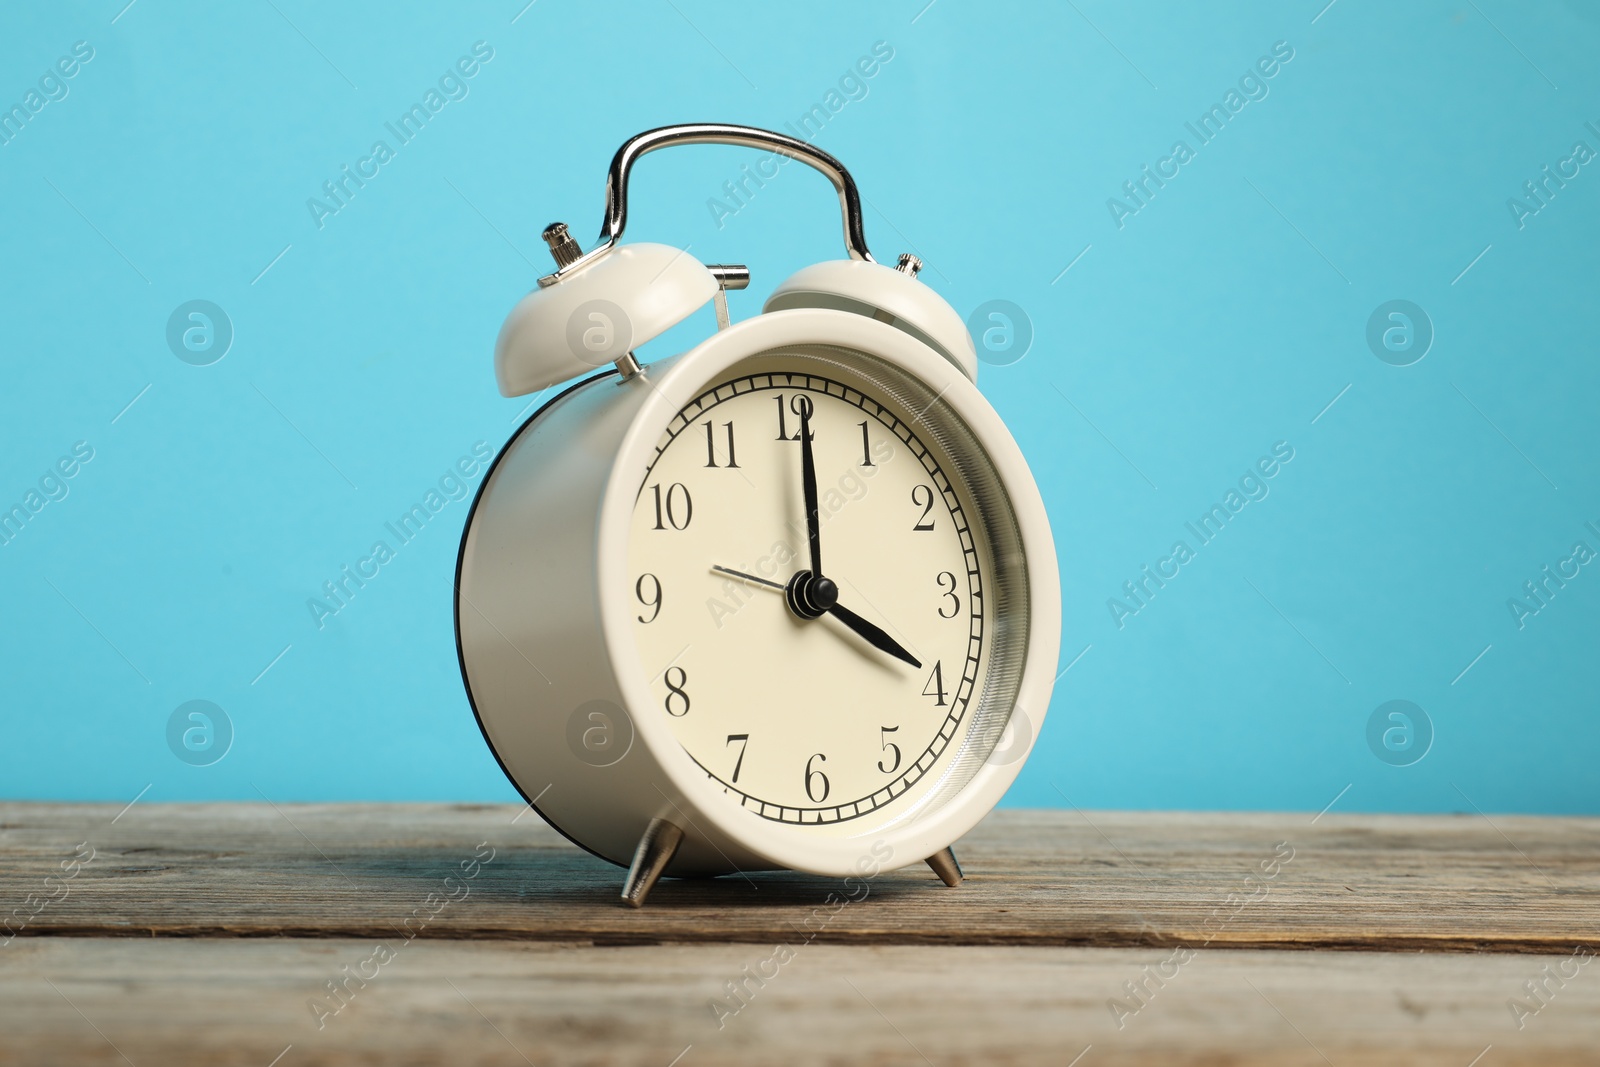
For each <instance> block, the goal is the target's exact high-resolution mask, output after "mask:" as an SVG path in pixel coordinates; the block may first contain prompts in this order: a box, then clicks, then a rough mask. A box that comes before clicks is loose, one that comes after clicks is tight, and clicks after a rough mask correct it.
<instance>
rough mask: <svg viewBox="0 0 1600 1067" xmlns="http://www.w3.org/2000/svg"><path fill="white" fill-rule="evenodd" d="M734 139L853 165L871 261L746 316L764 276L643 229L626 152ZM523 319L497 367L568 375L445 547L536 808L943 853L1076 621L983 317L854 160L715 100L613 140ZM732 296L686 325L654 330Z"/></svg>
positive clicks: (1029, 712) (855, 214)
mask: <svg viewBox="0 0 1600 1067" xmlns="http://www.w3.org/2000/svg"><path fill="white" fill-rule="evenodd" d="M689 144H725V145H737V146H745V147H749V148H755V149H760V150H763V151H765V152H767V153H769V154H770V155H769V158H770V159H771V160H773V161H774V162H775V163H776V162H787V161H788V160H798V161H800V162H803V163H805V164H807V165H809V166H810V167H812V168H814V169H816V170H818V171H820V172H821V173H822V174H823V175H825V176H826V177H827V178H828V179H829V180H830V181H831V182H832V184H833V186H834V188H835V190H836V191H837V192H838V195H839V201H840V206H841V209H842V213H843V221H844V238H845V248H846V250H847V252H848V258H846V259H841V260H837V261H829V262H823V263H817V264H814V265H812V266H809V267H806V268H804V269H803V270H801V271H799V272H798V273H797V274H795V275H793V276H792V277H790V278H789V279H787V280H786V281H784V282H782V283H781V284H779V285H778V286H777V287H776V288H775V289H773V290H772V292H771V295H770V296H768V297H767V299H766V302H765V304H764V306H763V308H762V311H761V313H760V314H759V315H755V316H753V317H751V318H747V319H744V320H743V321H740V322H733V321H731V317H730V315H729V312H728V305H727V297H726V293H727V291H728V290H730V289H741V288H744V287H746V286H747V285H748V284H749V281H750V272H749V271H748V270H747V269H746V268H744V267H742V266H737V265H728V264H715V265H706V264H702V263H700V262H698V261H697V260H696V259H695V258H694V257H693V256H691V255H690V254H689V253H688V252H687V251H686V250H684V249H679V248H673V247H670V246H667V245H660V244H649V243H623V242H622V234H623V229H624V226H625V225H626V220H627V203H628V199H627V191H628V181H629V176H630V173H631V171H632V168H633V165H634V163H635V162H636V161H637V160H638V159H639V158H640V157H641V156H643V155H645V154H647V153H649V152H652V151H655V150H657V149H660V148H665V147H668V146H674V145H689ZM544 237H545V240H546V242H547V243H548V245H549V247H550V251H551V254H552V256H553V257H554V261H555V270H554V271H553V272H552V273H550V274H549V275H547V276H545V277H542V278H540V279H539V280H538V286H537V288H535V289H534V290H533V291H532V292H530V293H528V295H526V296H524V297H523V298H522V299H521V300H520V301H519V302H518V303H517V304H516V306H515V307H513V308H512V310H511V313H510V315H509V316H508V317H507V318H506V320H505V323H504V325H503V326H502V328H501V330H500V334H499V338H498V340H497V342H496V345H495V375H496V378H497V381H498V384H499V388H500V392H501V393H503V394H504V395H506V396H523V395H528V394H534V393H539V392H540V391H545V390H550V389H552V388H553V387H555V386H557V385H559V384H561V383H563V382H568V381H569V380H571V379H574V378H579V379H580V380H578V381H577V382H576V384H572V385H568V386H567V387H566V388H564V389H562V390H561V391H559V392H558V393H556V394H555V395H554V396H553V397H552V398H551V399H549V400H548V401H547V402H546V403H544V404H543V405H542V406H541V407H540V408H539V409H538V410H537V411H536V412H535V413H534V414H533V415H532V417H530V418H529V419H528V420H527V421H526V422H525V423H524V424H523V425H522V426H521V428H520V429H519V430H518V431H517V432H516V434H515V435H514V436H513V437H512V438H511V439H510V440H509V441H508V442H507V443H506V445H505V446H504V448H502V449H501V450H500V452H499V453H498V455H497V456H496V457H495V459H494V461H493V463H492V465H491V467H490V469H489V470H488V472H487V473H486V474H485V476H484V478H483V480H482V483H481V485H480V486H479V489H478V494H477V496H476V497H475V499H474V501H473V504H472V510H471V514H470V516H469V518H468V520H467V524H466V529H465V532H464V534H463V536H462V540H461V548H460V554H459V557H458V560H457V567H456V596H455V630H456V645H457V652H458V655H459V658H460V663H461V673H462V678H463V680H464V682H465V685H466V690H467V695H468V698H469V700H470V702H471V705H472V708H473V712H474V714H475V715H476V717H477V721H478V725H479V727H480V728H481V730H482V732H483V736H484V738H485V740H486V741H487V742H488V744H489V747H490V749H491V750H492V751H493V753H494V755H495V758H496V759H497V760H498V761H499V764H500V766H501V768H502V769H503V770H504V771H505V773H506V775H507V777H509V778H510V780H511V782H512V783H513V784H514V785H515V786H516V788H517V789H518V791H519V792H520V793H521V794H522V795H523V797H524V798H525V799H526V800H527V802H528V803H529V804H530V805H531V806H532V807H533V808H534V809H535V810H536V811H537V812H538V814H539V815H540V816H541V817H542V818H543V819H545V821H547V822H548V823H549V824H550V825H551V826H553V827H555V828H556V829H557V830H558V831H560V832H561V833H562V834H563V835H565V836H566V837H567V838H568V839H570V840H571V841H573V842H574V843H575V844H577V845H580V846H581V847H583V848H585V849H587V850H588V851H589V852H591V853H593V854H594V855H596V856H599V857H600V858H602V859H605V860H609V861H611V862H612V863H615V864H617V865H618V866H622V867H626V868H627V869H628V872H627V876H626V878H625V879H624V882H623V889H622V899H623V901H625V902H626V903H628V904H631V905H633V906H639V905H640V904H642V903H643V902H644V900H645V898H646V896H647V895H648V894H649V892H650V890H651V888H652V887H653V886H654V885H655V884H656V882H657V880H658V879H660V878H661V877H662V876H664V875H665V876H670V877H696V876H702V877H703V876H712V875H718V874H726V873H732V872H747V871H756V870H776V869H790V870H795V871H803V872H810V873H813V874H818V875H827V876H833V877H853V878H857V879H859V878H864V877H872V876H874V875H876V874H877V873H878V872H880V871H884V870H891V869H895V868H899V867H903V866H906V865H909V864H913V863H921V862H924V861H926V862H927V864H928V865H929V866H930V867H932V869H933V871H934V873H936V874H937V875H938V876H939V877H940V878H941V879H942V880H943V881H944V882H945V883H946V884H947V885H951V886H954V885H956V884H958V883H959V882H960V881H961V878H962V874H961V869H960V867H959V865H958V864H957V862H956V858H955V855H954V853H953V852H952V849H951V846H952V844H953V843H954V842H955V841H956V840H957V839H958V838H960V837H961V836H962V834H964V833H966V832H967V831H968V830H969V829H971V828H972V827H973V826H974V825H975V824H976V823H977V822H978V820H979V819H981V818H982V817H983V816H984V815H985V814H986V813H987V812H988V811H989V810H990V809H991V808H992V807H993V806H994V805H995V804H996V803H997V802H998V801H999V799H1000V797H1001V795H1002V794H1003V793H1004V792H1005V790H1006V788H1007V786H1009V785H1010V784H1011V782H1012V780H1013V779H1014V778H1015V777H1016V775H1017V773H1018V771H1019V770H1020V769H1021V767H1022V763H1023V760H1024V759H1025V758H1026V756H1027V754H1028V752H1029V751H1030V750H1031V748H1032V745H1033V743H1034V741H1035V739H1036V738H1037V737H1038V732H1039V728H1040V726H1041V725H1042V724H1043V722H1044V718H1045V713H1046V710H1047V708H1048V706H1049V700H1050V691H1051V687H1052V685H1053V684H1054V680H1055V667H1056V658H1057V650H1058V644H1059V639H1060V630H1061V604H1060V587H1059V579H1058V575H1057V569H1056V558H1055V547H1054V543H1053V541H1052V538H1051V533H1050V526H1049V522H1048V519H1047V517H1046V514H1045V508H1044V504H1043V501H1042V500H1041V499H1040V496H1039V491H1038V488H1037V486H1036V485H1035V483H1034V480H1033V476H1032V474H1031V472H1030V471H1029V469H1028V465H1027V463H1026V462H1025V461H1024V459H1023V457H1022V453H1021V451H1020V450H1019V449H1018V447H1017V445H1016V442H1015V441H1014V440H1013V439H1012V437H1011V434H1010V433H1009V432H1008V431H1007V429H1006V427H1005V424H1004V423H1003V422H1002V421H1001V419H1000V418H999V416H998V415H997V414H996V413H995V411H994V409H993V408H992V407H990V405H989V404H988V403H987V402H986V401H985V400H984V398H983V396H982V394H981V393H979V391H978V389H977V386H976V384H975V379H976V375H977V358H976V352H975V349H974V346H973V341H972V337H971V335H970V334H969V333H968V331H967V328H966V325H965V323H964V322H963V321H962V319H961V316H960V315H959V314H957V313H956V311H955V310H954V309H953V308H951V307H950V305H949V304H947V303H946V302H945V301H944V300H943V299H941V298H940V297H939V296H938V295H937V294H935V293H934V292H932V291H931V290H930V289H929V288H928V287H927V286H926V285H925V284H924V283H923V282H922V281H920V280H919V279H918V277H917V272H918V270H919V269H920V266H921V264H920V262H919V261H918V260H917V258H916V257H914V256H911V255H909V254H908V255H902V256H900V257H899V259H898V261H897V266H893V267H891V266H888V265H886V264H882V263H879V262H877V261H876V260H874V259H873V257H872V255H871V253H870V252H869V251H868V248H867V243H866V238H865V235H864V232H863V224H862V216H861V198H860V194H859V193H858V191H857V188H856V184H855V181H854V180H853V179H852V178H851V176H850V174H849V173H848V172H847V171H846V170H845V168H844V167H843V166H842V165H841V164H840V163H839V161H838V160H836V159H835V158H834V157H832V156H831V155H829V154H828V153H826V152H823V151H821V150H820V149H818V148H816V147H814V146H812V145H810V144H808V143H806V142H804V141H800V140H797V139H795V138H792V137H787V136H784V135H782V134H778V133H773V132H769V131H766V130H759V129H753V128H750V127H744V126H731V125H720V124H693V125H680V126H669V127H664V128H662V129H657V130H651V131H649V132H646V133H642V134H640V135H638V136H636V137H634V138H632V139H630V140H628V141H627V142H626V143H624V144H623V145H622V147H621V148H620V149H619V150H618V151H617V153H616V155H615V157H614V158H613V159H612V161H611V166H610V171H609V174H608V176H607V182H606V210H605V221H604V224H603V226H602V229H601V234H600V239H599V241H598V243H597V244H596V245H595V246H594V247H593V248H590V249H589V250H587V251H585V250H584V249H583V248H582V247H581V246H580V245H579V244H578V242H577V241H576V240H575V239H574V238H573V237H572V235H571V234H570V233H569V232H568V230H567V227H566V226H565V225H563V224H560V223H556V224H552V225H551V226H550V227H549V228H548V229H546V230H545V232H544ZM707 304H713V305H714V307H715V313H716V329H715V332H714V333H712V334H711V336H709V337H707V338H706V339H705V340H703V341H701V342H700V343H699V344H697V345H695V346H694V347H692V348H690V349H689V350H688V351H686V352H682V353H680V354H678V355H674V356H671V357H669V358H663V359H656V360H653V361H650V362H648V363H645V362H641V360H640V358H639V355H638V354H637V349H638V348H639V347H640V346H641V345H643V344H644V343H645V342H647V341H649V340H650V339H651V338H653V337H656V336H658V335H660V334H661V333H663V332H664V331H665V330H667V329H668V328H669V327H671V326H673V325H675V324H677V323H679V322H681V321H683V320H684V319H686V318H687V317H688V316H690V315H691V314H693V313H694V312H696V311H697V310H699V309H701V308H703V307H705V306H706V305H707Z"/></svg>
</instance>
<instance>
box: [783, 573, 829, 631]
mask: <svg viewBox="0 0 1600 1067" xmlns="http://www.w3.org/2000/svg"><path fill="white" fill-rule="evenodd" d="M783 598H784V600H785V601H786V602H788V605H789V610H790V611H792V612H794V613H795V614H796V615H798V616H799V617H800V618H802V619H820V618H821V617H822V616H824V615H826V614H827V613H828V612H829V611H831V610H832V609H833V606H834V605H835V604H837V603H839V586H838V585H837V584H836V583H835V582H834V580H833V579H832V578H824V577H823V576H822V575H820V574H816V573H814V572H812V571H808V570H807V571H796V572H795V576H794V577H793V578H790V579H789V584H788V585H786V586H784V588H783Z"/></svg>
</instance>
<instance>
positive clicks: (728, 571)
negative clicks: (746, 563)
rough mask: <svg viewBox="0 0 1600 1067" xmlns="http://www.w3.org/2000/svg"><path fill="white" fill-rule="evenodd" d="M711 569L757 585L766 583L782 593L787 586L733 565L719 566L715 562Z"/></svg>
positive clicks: (765, 584)
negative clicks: (738, 569) (739, 569)
mask: <svg viewBox="0 0 1600 1067" xmlns="http://www.w3.org/2000/svg"><path fill="white" fill-rule="evenodd" d="M711 569H712V570H714V571H716V572H718V573H719V574H729V575H732V576H733V577H735V578H741V579H743V580H744V581H747V582H754V583H756V584H757V585H764V586H767V587H769V588H771V589H776V590H778V591H779V592H780V593H781V592H782V591H783V590H784V588H785V586H784V584H783V583H782V582H774V581H771V580H769V579H766V578H758V577H756V576H755V575H753V574H746V573H745V572H744V571H736V570H734V569H733V568H732V567H719V566H717V565H716V564H715V563H713V564H712V565H711Z"/></svg>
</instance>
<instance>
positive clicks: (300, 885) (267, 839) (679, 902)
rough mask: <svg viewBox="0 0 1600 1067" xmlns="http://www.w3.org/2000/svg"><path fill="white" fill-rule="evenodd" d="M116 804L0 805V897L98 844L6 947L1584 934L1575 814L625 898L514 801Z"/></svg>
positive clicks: (1269, 831)
mask: <svg viewBox="0 0 1600 1067" xmlns="http://www.w3.org/2000/svg"><path fill="white" fill-rule="evenodd" d="M120 810H121V806H120V805H59V804H28V803H8V804H0V904H3V906H4V908H6V909H11V908H14V907H15V906H16V905H20V904H22V903H23V901H24V900H25V899H26V898H27V897H28V896H29V894H35V895H37V894H40V893H41V892H42V888H43V886H44V885H45V883H44V878H45V876H46V875H49V874H52V873H56V874H59V873H60V863H61V862H62V861H63V860H65V859H68V858H69V857H70V856H71V855H72V853H73V848H74V846H75V845H77V844H78V843H79V842H88V844H89V845H90V846H91V847H93V848H94V849H95V850H96V854H95V859H94V860H93V861H92V862H91V863H89V864H88V865H87V866H85V867H83V868H82V870H81V871H80V872H79V873H78V874H77V876H76V877H74V878H72V879H71V880H70V881H68V882H66V883H65V894H64V895H63V896H59V898H58V899H56V900H55V901H54V902H53V903H50V904H49V905H48V906H45V907H43V909H42V910H41V911H39V913H38V914H37V915H35V916H33V917H32V918H31V920H30V921H29V922H28V924H27V926H26V927H25V928H23V929H22V930H21V931H20V937H19V938H18V939H17V941H18V942H22V941H27V940H30V939H33V938H38V937H46V936H55V937H62V936H72V937H96V938H103V937H108V936H126V937H145V938H148V937H152V936H154V937H279V936H296V937H318V938H332V937H348V938H395V937H397V936H404V935H405V934H411V935H414V936H415V937H416V938H419V939H438V938H450V939H494V940H518V941H549V942H566V943H587V944H592V945H606V946H625V945H653V944H670V943H679V944H694V943H701V944H705V943H720V944H726V943H748V944H766V945H771V944H776V943H778V942H780V941H782V940H784V939H787V938H793V937H795V936H797V931H805V932H806V933H807V934H809V936H811V937H813V938H814V940H815V941H816V942H818V943H833V944H840V945H849V946H856V947H860V946H869V945H946V946H957V945H960V946H985V945H988V946H997V945H1013V946H1032V947H1042V946H1094V947H1109V948H1126V947H1132V946H1148V947H1171V946H1174V945H1180V944H1181V945H1189V946H1210V947H1230V948H1238V949H1264V948H1271V949H1306V950H1311V949H1362V950H1372V951H1383V950H1417V949H1423V950H1430V951H1436V952H1438V951H1445V952H1481V951H1495V952H1506V953H1551V954H1558V953H1564V952H1571V951H1573V949H1574V948H1575V947H1576V946H1579V945H1582V946H1586V947H1588V948H1590V949H1593V948H1596V947H1600V820H1597V819H1575V818H1574V819H1551V818H1530V817H1515V816H1493V817H1492V818H1491V817H1484V816H1479V815H1472V816H1344V815H1337V814H1328V815H1324V816H1322V817H1320V818H1319V819H1317V820H1316V821H1315V822H1313V821H1312V817H1311V816H1309V815H1304V814H1291V815H1276V814H1230V815H1225V816H1224V815H1211V814H1165V813H1079V812H1075V811H1069V812H1026V811H1000V812H996V813H994V814H992V815H991V816H990V817H989V818H988V819H987V820H985V822H984V823H983V824H981V825H980V826H979V827H978V828H977V829H976V830H974V831H973V832H972V833H971V834H970V835H968V837H967V838H966V839H965V840H964V841H962V842H961V843H960V844H958V846H957V854H958V855H959V856H960V858H961V861H962V863H963V865H964V867H965V868H966V871H967V873H968V875H969V878H968V881H967V882H966V884H965V885H963V886H961V887H960V888H958V889H953V890H952V889H945V888H943V887H942V886H940V884H939V883H938V882H937V880H936V879H934V877H933V875H932V874H931V873H930V872H929V871H927V869H926V868H924V867H922V866H921V865H920V864H919V865H916V866H913V867H910V868H907V869H905V870H902V871H898V872H894V873H890V874H885V875H882V876H880V877H878V878H876V879H874V880H873V881H872V882H871V883H870V886H868V887H867V895H866V898H865V899H863V900H859V901H857V902H854V903H850V904H849V905H848V906H845V907H842V908H840V907H837V904H836V902H837V900H838V899H840V895H841V894H842V893H843V892H845V887H844V886H843V885H842V884H841V883H838V882H836V881H830V880H827V879H821V878H811V877H806V876H801V875H793V874H756V875H751V876H748V877H745V876H728V877H723V878H719V879H714V880H704V881H668V882H664V883H663V884H662V885H661V886H659V887H658V888H657V889H656V891H655V894H654V895H653V896H652V898H651V900H650V904H649V906H647V907H646V908H645V909H643V910H642V911H637V912H635V911H630V910H627V909H624V908H621V907H618V906H617V903H616V897H617V892H618V888H619V886H620V882H621V877H622V871H621V870H619V869H618V868H616V867H613V866H611V865H609V864H606V863H604V862H602V861H600V860H597V859H595V858H593V857H592V856H589V855H588V854H586V853H584V852H582V851H580V850H579V849H577V848H575V847H573V846H572V845H570V844H568V843H567V842H565V841H564V840H562V839H561V838H560V837H559V835H557V834H556V833H555V832H554V831H553V830H551V829H550V828H549V827H546V826H544V825H543V824H541V823H540V822H539V820H538V818H537V817H536V816H535V815H534V814H532V813H531V812H529V811H526V810H525V809H520V808H517V807H504V806H486V805H420V804H367V805H337V806H335V805H323V806H319V805H274V804H271V803H259V804H199V805H156V804H146V803H139V804H136V805H134V806H133V807H132V808H130V809H128V810H127V811H125V812H122V813H121V814H120V816H119V811H120ZM114 817H115V819H114ZM480 842H487V847H488V848H490V849H492V850H493V852H494V858H493V859H492V861H490V862H488V863H485V864H482V865H481V868H480V869H479V870H478V873H477V876H476V877H475V878H472V879H471V880H469V881H467V882H463V883H456V884H457V886H458V888H457V889H455V890H452V892H455V893H456V894H457V899H454V900H450V901H449V902H448V903H447V904H446V905H444V906H442V907H438V908H434V907H433V906H432V905H430V904H429V903H428V901H429V895H430V894H435V895H436V896H435V899H437V897H438V895H441V894H446V890H445V886H446V883H445V882H444V879H445V878H446V876H447V875H451V874H456V875H457V876H458V877H459V875H460V869H461V864H462V862H463V861H470V859H471V857H472V856H473V855H474V852H475V850H477V849H478V847H479V845H480ZM1285 850H1292V858H1290V859H1287V860H1286V861H1282V862H1280V864H1279V867H1278V870H1277V873H1276V875H1275V877H1271V878H1267V877H1266V876H1265V875H1264V874H1263V870H1264V868H1263V864H1270V863H1271V861H1272V860H1273V858H1274V856H1275V855H1276V856H1278V857H1279V858H1280V861H1281V860H1282V857H1284V856H1285V855H1286V854H1287V853H1286V852H1285ZM1247 879H1253V880H1248V881H1247ZM52 884H55V883H52ZM461 886H464V890H463V889H461V888H460V887H461ZM57 891H58V892H59V890H57ZM851 892H855V893H859V892H860V890H859V889H855V890H851ZM830 894H831V896H830ZM419 909H421V913H422V917H423V918H425V919H426V921H422V919H421V918H419V917H418V914H419ZM408 918H409V919H410V920H411V921H410V923H409V924H408V923H407V919H408ZM13 923H15V920H13ZM0 937H3V931H0ZM14 948H15V945H13V949H14Z"/></svg>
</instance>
